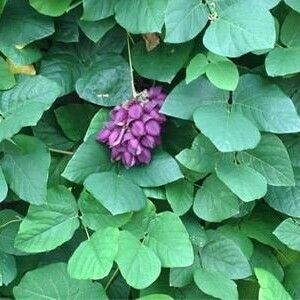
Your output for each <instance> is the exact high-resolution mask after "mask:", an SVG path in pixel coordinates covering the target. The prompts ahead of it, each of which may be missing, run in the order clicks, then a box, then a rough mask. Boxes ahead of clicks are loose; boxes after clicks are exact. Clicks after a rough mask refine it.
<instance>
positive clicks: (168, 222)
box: [145, 212, 194, 268]
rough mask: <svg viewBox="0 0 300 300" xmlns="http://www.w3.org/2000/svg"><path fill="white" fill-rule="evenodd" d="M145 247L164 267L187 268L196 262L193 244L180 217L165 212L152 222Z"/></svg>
mask: <svg viewBox="0 0 300 300" xmlns="http://www.w3.org/2000/svg"><path fill="white" fill-rule="evenodd" d="M145 245H147V246H149V247H150V248H151V249H152V250H153V251H154V252H155V253H156V255H157V256H158V257H159V259H160V261H161V265H162V267H166V268H176V267H187V266H189V265H191V264H192V263H193V261H194V253H193V248H192V244H191V242H190V240H189V236H188V233H187V231H186V229H185V227H184V225H183V224H182V222H181V221H180V219H179V217H178V216H176V215H175V214H173V213H171V212H163V213H160V214H158V215H157V217H156V218H155V219H153V220H152V222H151V223H150V226H149V230H148V235H147V237H146V239H145Z"/></svg>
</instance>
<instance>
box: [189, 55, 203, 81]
mask: <svg viewBox="0 0 300 300" xmlns="http://www.w3.org/2000/svg"><path fill="white" fill-rule="evenodd" d="M207 65H208V61H207V58H206V56H205V55H204V54H202V53H198V54H197V55H196V56H194V57H193V59H192V60H191V61H190V62H189V64H188V66H187V68H186V78H185V81H186V83H187V84H189V83H190V82H191V81H193V80H195V79H197V78H198V77H199V76H201V75H203V74H204V73H205V71H206V67H207Z"/></svg>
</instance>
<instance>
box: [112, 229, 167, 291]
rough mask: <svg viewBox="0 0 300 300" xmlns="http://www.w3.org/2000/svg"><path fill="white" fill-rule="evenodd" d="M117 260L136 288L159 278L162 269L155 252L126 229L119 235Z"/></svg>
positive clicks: (125, 275)
mask: <svg viewBox="0 0 300 300" xmlns="http://www.w3.org/2000/svg"><path fill="white" fill-rule="evenodd" d="M116 262H117V264H118V267H119V269H120V271H121V274H122V276H123V277H124V278H125V280H126V282H127V283H128V284H129V285H130V286H132V287H134V288H136V289H143V288H146V287H148V286H149V285H150V284H151V283H153V282H154V281H155V280H156V279H157V277H158V276H159V273H160V269H161V263H160V261H159V259H158V258H157V256H156V255H155V254H154V252H153V251H152V250H151V249H149V248H148V247H147V246H145V245H144V244H142V243H141V242H140V241H139V240H138V239H137V238H136V237H135V236H133V235H132V234H131V233H129V232H128V231H126V230H124V231H121V232H120V235H119V251H118V254H117V257H116Z"/></svg>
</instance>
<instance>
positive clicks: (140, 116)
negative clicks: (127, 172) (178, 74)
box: [97, 87, 166, 168]
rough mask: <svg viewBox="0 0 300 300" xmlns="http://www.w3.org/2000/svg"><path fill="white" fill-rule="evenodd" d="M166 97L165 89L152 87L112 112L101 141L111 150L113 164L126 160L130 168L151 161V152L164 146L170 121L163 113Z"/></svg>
mask: <svg viewBox="0 0 300 300" xmlns="http://www.w3.org/2000/svg"><path fill="white" fill-rule="evenodd" d="M165 98H166V94H165V93H163V91H162V88H161V87H152V88H150V89H149V90H145V91H143V92H142V93H141V94H139V95H138V96H137V97H136V98H134V99H131V100H129V101H126V102H125V103H124V104H122V105H118V106H116V107H115V108H114V109H113V110H112V112H111V119H110V121H109V122H108V123H107V124H106V126H105V127H104V128H103V129H102V130H100V132H99V133H98V136H97V141H98V142H101V143H105V144H107V145H108V146H109V147H110V149H111V159H112V160H113V161H122V163H123V164H124V165H125V167H127V168H130V167H133V166H135V165H138V164H148V163H149V162H150V160H151V150H152V149H153V148H155V147H156V146H157V145H159V144H160V142H161V129H162V125H163V124H164V123H165V121H166V117H165V116H164V115H163V114H161V113H160V112H159V110H160V108H161V106H162V104H163V102H164V100H165Z"/></svg>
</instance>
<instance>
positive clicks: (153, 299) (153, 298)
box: [138, 294, 174, 300]
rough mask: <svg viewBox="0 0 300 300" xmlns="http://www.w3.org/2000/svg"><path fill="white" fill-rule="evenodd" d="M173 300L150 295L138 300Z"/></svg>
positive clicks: (166, 296)
mask: <svg viewBox="0 0 300 300" xmlns="http://www.w3.org/2000/svg"><path fill="white" fill-rule="evenodd" d="M173 299H174V298H172V297H170V296H168V295H164V294H151V295H147V296H144V297H141V298H139V299H138V300H173Z"/></svg>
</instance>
